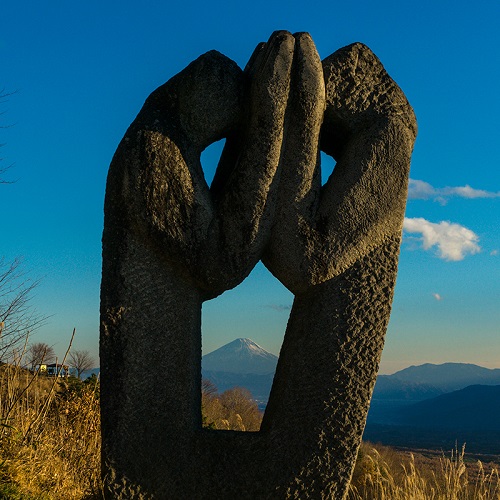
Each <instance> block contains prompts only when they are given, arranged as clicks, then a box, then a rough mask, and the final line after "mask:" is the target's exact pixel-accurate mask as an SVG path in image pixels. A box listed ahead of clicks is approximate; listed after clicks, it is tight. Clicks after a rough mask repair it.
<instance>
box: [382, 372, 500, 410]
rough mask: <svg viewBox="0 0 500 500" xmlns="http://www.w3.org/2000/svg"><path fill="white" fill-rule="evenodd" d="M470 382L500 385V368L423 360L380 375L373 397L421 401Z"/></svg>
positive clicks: (465, 385) (472, 383)
mask: <svg viewBox="0 0 500 500" xmlns="http://www.w3.org/2000/svg"><path fill="white" fill-rule="evenodd" d="M470 385H500V369H498V368H495V369H490V368H483V367H482V366H477V365H473V364H469V363H443V364H440V365H436V364H431V363H426V364H423V365H420V366H410V367H408V368H405V369H404V370H400V371H398V372H396V373H394V374H392V375H379V376H378V377H377V383H376V385H375V389H374V391H373V399H375V400H389V399H390V400H401V401H403V400H406V401H422V400H424V399H429V398H431V397H435V396H439V395H440V394H444V393H447V392H452V391H457V390H460V389H464V388H465V387H468V386H470Z"/></svg>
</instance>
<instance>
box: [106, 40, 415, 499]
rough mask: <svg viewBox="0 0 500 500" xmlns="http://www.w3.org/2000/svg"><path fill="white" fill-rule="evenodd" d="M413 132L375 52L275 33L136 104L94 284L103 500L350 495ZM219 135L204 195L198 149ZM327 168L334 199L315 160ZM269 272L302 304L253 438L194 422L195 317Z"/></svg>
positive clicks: (190, 71)
mask: <svg viewBox="0 0 500 500" xmlns="http://www.w3.org/2000/svg"><path fill="white" fill-rule="evenodd" d="M415 135H416V123H415V117H414V115H413V111H412V109H411V107H410V105H409V104H408V102H407V100H406V98H405V96H404V95H403V93H402V92H401V90H400V89H399V88H398V87H397V85H396V84H395V83H394V81H393V80H392V79H391V78H390V77H389V76H388V75H387V73H386V72H385V70H384V68H383V66H382V65H381V63H380V62H379V61H378V59H377V58H376V57H375V55H374V54H373V53H372V52H371V51H370V50H369V49H368V48H367V47H365V46H363V45H361V44H354V45H351V46H349V47H346V48H344V49H341V50H339V51H337V52H335V53H334V54H333V55H331V56H330V57H328V58H327V59H325V60H324V61H323V62H321V61H320V59H319V57H318V54H317V52H316V49H315V47H314V44H313V42H312V40H311V38H310V37H309V35H307V34H304V33H299V34H296V35H291V34H290V33H287V32H277V33H274V34H273V35H272V36H271V38H270V40H269V41H268V42H267V43H266V44H261V45H259V46H258V47H257V49H256V51H255V53H254V54H253V56H252V58H251V59H250V62H249V64H248V65H247V68H246V69H245V71H241V70H240V69H239V68H238V67H237V66H236V65H235V64H234V63H233V62H232V61H230V60H229V59H227V58H226V57H224V56H223V55H221V54H219V53H217V52H209V53H207V54H205V55H203V56H201V57H200V58H199V59H197V60H196V61H194V62H193V63H192V64H191V65H189V66H188V67H187V68H186V69H185V70H184V71H182V72H181V73H179V74H178V75H176V76H175V77H174V78H172V79H171V80H170V81H168V82H167V83H166V84H165V85H163V86H161V87H160V88H158V89H157V90H156V91H155V92H153V93H152V94H151V95H150V97H149V98H148V99H147V101H146V103H145V105H144V107H143V108H142V110H141V112H140V113H139V115H138V116H137V118H136V119H135V121H134V122H133V123H132V125H131V126H130V128H129V129H128V131H127V133H126V134H125V137H124V138H123V140H122V142H121V143H120V145H119V147H118V149H117V152H116V154H115V157H114V158H113V161H112V164H111V167H110V171H109V176H108V184H107V189H106V202H105V225H104V234H103V278H102V288H101V377H102V381H101V385H102V387H101V401H102V403H101V404H102V439H103V455H102V458H103V477H104V484H105V489H106V497H107V498H123V499H126V498H127V499H128V498H156V499H184V498H190V499H234V498H242V499H245V498H248V499H256V498H258V499H266V498H272V499H274V498H276V499H281V498H301V499H302V498H335V499H342V498H344V497H345V494H346V491H347V487H348V483H349V480H350V476H351V473H352V468H353V465H354V461H355V458H356V454H357V450H358V446H359V443H360V440H361V436H362V433H363V429H364V425H365V419H366V414H367V411H368V406H369V401H370V397H371V393H372V390H373V386H374V383H375V378H376V374H377V371H378V365H379V360H380V355H381V351H382V347H383V342H384V335H385V331H386V327H387V323H388V319H389V313H390V307H391V302H392V294H393V289H394V282H395V278H396V271H397V258H398V252H399V244H400V239H401V231H402V222H403V215H404V209H405V200H406V194H407V179H408V172H409V163H410V155H411V151H412V147H413V142H414V139H415ZM222 137H226V138H227V140H226V146H225V148H224V151H223V154H222V157H221V160H220V163H219V165H218V168H217V173H216V176H215V178H214V181H213V183H212V185H211V186H210V188H209V187H208V186H207V184H206V182H205V180H204V177H203V172H202V168H201V164H200V153H201V152H202V151H203V149H204V148H205V147H207V146H208V145H209V144H211V143H212V142H214V141H216V140H218V139H220V138H222ZM320 149H321V150H323V151H325V152H326V153H328V154H330V155H332V156H333V157H334V158H335V159H336V161H337V165H336V167H335V170H334V172H333V174H332V176H331V177H330V179H329V181H328V182H327V184H326V185H325V186H323V187H322V186H321V182H320V165H319V151H320ZM260 259H262V260H263V261H264V263H265V265H266V266H267V267H268V268H269V269H270V271H271V272H272V273H273V274H274V276H276V277H277V278H278V279H279V280H280V281H281V282H282V283H283V284H284V285H285V286H286V287H287V288H289V289H290V290H291V291H292V292H293V293H294V295H295V300H294V305H293V309H292V312H291V315H290V320H289V323H288V326H287V331H286V335H285V340H284V343H283V347H282V350H281V353H280V359H279V363H278V368H277V372H276V376H275V379H274V383H273V388H272V392H271V396H270V400H269V404H268V407H267V410H266V414H265V417H264V421H263V424H262V429H261V431H260V432H258V433H238V432H224V431H208V430H203V429H202V427H201V411H200V399H201V398H200V392H201V389H200V382H201V381H200V379H201V306H202V302H203V301H205V300H208V299H210V298H213V297H216V296H217V295H219V294H221V293H223V292H224V291H225V290H228V289H230V288H233V287H235V286H237V285H238V284H239V283H240V282H241V281H243V280H244V279H245V277H246V276H247V275H248V273H249V272H250V271H251V269H252V268H253V266H254V265H255V264H256V263H257V262H258V261H259V260H260Z"/></svg>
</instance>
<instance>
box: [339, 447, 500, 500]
mask: <svg viewBox="0 0 500 500" xmlns="http://www.w3.org/2000/svg"><path fill="white" fill-rule="evenodd" d="M424 463H426V465H425V466H424V465H423V464H424ZM349 499H350V500H375V499H376V500H500V479H499V473H498V469H497V468H495V467H490V468H489V469H488V470H486V469H485V467H484V466H483V464H482V463H481V462H477V463H476V464H467V463H466V461H465V447H463V448H462V450H461V451H459V450H454V451H452V452H451V455H450V457H446V456H444V455H443V456H442V457H440V458H438V459H431V460H429V459H427V460H425V459H423V457H421V456H417V455H414V454H412V453H409V454H402V453H397V452H395V451H394V450H392V449H390V448H386V447H378V449H376V448H374V447H372V446H370V445H368V444H363V445H362V447H361V449H360V453H359V456H358V461H357V463H356V468H355V471H354V474H353V480H352V484H351V488H350V492H349Z"/></svg>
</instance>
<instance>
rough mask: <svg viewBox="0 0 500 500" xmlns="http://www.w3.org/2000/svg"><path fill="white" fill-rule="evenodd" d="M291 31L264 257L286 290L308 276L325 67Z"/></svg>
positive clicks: (305, 36) (312, 48) (309, 45)
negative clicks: (304, 228)
mask: <svg viewBox="0 0 500 500" xmlns="http://www.w3.org/2000/svg"><path fill="white" fill-rule="evenodd" d="M294 36H295V40H296V44H295V56H294V65H293V70H292V87H291V95H290V99H289V103H288V109H287V115H286V120H285V128H286V139H285V141H284V144H283V149H282V152H281V155H282V157H281V173H280V183H279V194H278V203H277V208H276V215H275V222H274V226H273V231H272V234H271V238H270V241H269V246H268V248H267V250H266V254H265V256H264V258H263V261H264V263H265V264H266V265H268V267H269V269H270V270H271V272H272V273H273V274H274V275H275V276H276V277H277V278H278V279H279V280H280V281H281V282H282V283H283V284H284V285H285V286H287V287H288V288H289V289H291V290H295V289H296V287H297V284H299V283H302V282H303V281H304V280H307V278H306V277H304V276H302V272H303V270H304V269H303V268H302V266H301V263H302V260H303V255H304V250H305V247H306V246H307V241H305V240H302V239H301V231H300V226H301V225H303V224H304V221H307V223H308V224H311V223H312V221H313V220H314V216H315V213H316V210H317V208H318V204H319V194H320V188H321V178H320V170H319V135H320V129H321V124H322V121H323V113H324V109H325V85H324V80H323V69H322V66H321V60H320V58H319V55H318V53H317V51H316V47H315V46H314V43H313V41H312V39H311V37H310V35H309V34H308V33H298V34H296V35H294Z"/></svg>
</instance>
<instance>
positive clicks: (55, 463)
mask: <svg viewBox="0 0 500 500" xmlns="http://www.w3.org/2000/svg"><path fill="white" fill-rule="evenodd" d="M98 387H99V385H98V383H97V382H96V381H90V382H87V383H82V382H80V381H79V380H77V379H72V380H67V379H61V378H58V377H47V376H45V375H42V374H40V373H38V372H35V373H32V372H30V371H28V370H25V369H23V368H21V360H17V362H14V364H4V365H2V366H0V498H5V499H14V500H15V499H37V500H38V499H40V500H45V499H59V498H60V499H63V498H64V499H68V500H72V499H84V498H88V499H90V498H99V491H100V470H99V469H100V415H99V400H98Z"/></svg>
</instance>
